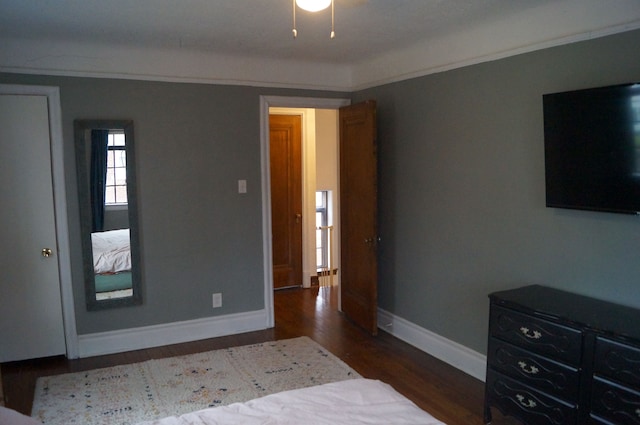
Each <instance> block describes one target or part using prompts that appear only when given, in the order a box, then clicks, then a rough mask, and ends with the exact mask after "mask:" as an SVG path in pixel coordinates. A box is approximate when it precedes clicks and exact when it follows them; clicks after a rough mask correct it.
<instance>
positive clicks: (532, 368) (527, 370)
mask: <svg viewBox="0 0 640 425" xmlns="http://www.w3.org/2000/svg"><path fill="white" fill-rule="evenodd" d="M518 366H520V369H522V371H523V372H524V373H528V374H529V375H537V374H538V372H540V369H538V368H537V367H535V366H533V365H531V366H529V365H528V364H527V363H526V362H518Z"/></svg>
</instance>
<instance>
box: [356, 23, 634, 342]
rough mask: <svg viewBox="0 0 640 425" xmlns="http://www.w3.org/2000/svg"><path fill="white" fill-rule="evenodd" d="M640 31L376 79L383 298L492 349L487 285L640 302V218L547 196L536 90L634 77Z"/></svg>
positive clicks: (427, 324) (402, 312) (414, 318)
mask: <svg viewBox="0 0 640 425" xmlns="http://www.w3.org/2000/svg"><path fill="white" fill-rule="evenodd" d="M638 46H640V32H638V31H635V32H629V33H626V34H621V35H615V36H610V37H607V38H602V39H597V40H591V41H588V42H583V43H579V44H573V45H568V46H563V47H557V48H551V49H546V50H543V51H539V52H534V53H528V54H523V55H520V56H516V57H511V58H507V59H503V60H498V61H494V62H490V63H484V64H480V65H475V66H469V67H466V68H462V69H457V70H453V71H449V72H444V73H440V74H435V75H431V76H426V77H422V78H416V79H412V80H408V81H403V82H399V83H395V84H390V85H385V86H381V87H376V88H373V89H370V90H365V91H362V92H359V93H356V94H355V97H356V99H357V100H362V99H367V98H372V99H376V100H377V102H378V129H379V132H378V136H379V158H380V159H379V164H380V165H379V167H380V170H379V178H380V189H379V190H380V233H381V236H382V244H381V251H380V259H379V271H380V282H379V304H380V307H381V308H383V309H385V310H388V311H390V312H393V313H395V314H397V315H399V316H401V317H403V318H405V319H407V320H409V321H411V322H413V323H416V324H418V325H420V326H422V327H424V328H426V329H429V330H431V331H433V332H436V333H438V334H440V335H443V336H445V337H448V338H450V339H452V340H454V341H457V342H459V343H461V344H463V345H465V346H468V347H470V348H472V349H474V350H477V351H479V352H483V353H484V352H485V351H486V330H487V320H488V299H487V294H488V293H490V292H492V291H495V290H502V289H506V288H511V287H517V286H522V285H527V284H543V285H548V286H553V287H558V288H562V289H566V290H570V291H574V292H578V293H582V294H587V295H591V296H595V297H599V298H603V299H607V300H613V301H616V302H619V303H623V304H627V305H632V306H635V307H640V218H638V217H635V216H626V215H616V214H608V213H596V212H584V211H569V210H560V209H551V208H546V207H545V193H544V146H543V143H544V139H543V115H542V94H543V93H550V92H558V91H566V90H572V89H579V88H587V87H596V86H602V85H608V84H617V83H625V82H633V81H640V55H638V54H637V51H638Z"/></svg>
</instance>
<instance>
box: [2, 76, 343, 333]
mask: <svg viewBox="0 0 640 425" xmlns="http://www.w3.org/2000/svg"><path fill="white" fill-rule="evenodd" d="M0 83H13V84H41V85H53V86H58V87H60V98H61V106H62V120H63V123H62V124H63V138H64V145H65V171H66V179H67V186H68V195H67V197H68V200H67V201H68V210H69V226H70V242H71V250H72V252H71V255H72V278H73V291H74V299H75V308H76V322H77V329H78V333H79V334H87V333H93V332H101V331H109V330H117V329H124V328H130V327H139V326H146V325H153V324H161V323H170V322H174V321H182V320H190V319H197V318H203V317H209V316H217V315H223V314H231V313H240V312H248V311H254V310H261V309H262V308H263V307H264V277H263V257H262V201H261V196H262V194H261V191H260V187H261V184H260V178H261V175H260V117H259V96H260V95H280V96H314V97H345V95H344V94H342V93H340V94H336V93H327V92H311V91H300V90H282V89H268V88H253V87H236V86H215V85H202V84H179V83H160V82H145V81H127V80H109V79H93V78H72V77H50V76H31V75H15V74H0ZM82 118H85V119H95V118H100V119H132V120H133V122H134V137H135V148H136V167H137V179H138V204H139V205H138V211H139V214H140V233H141V237H142V241H141V251H142V252H141V255H142V261H143V269H142V271H143V304H142V305H141V306H135V307H125V308H119V309H115V310H107V311H93V312H87V310H86V308H85V303H84V288H83V284H82V279H83V275H82V256H81V248H80V224H79V212H78V199H77V189H76V187H77V186H76V175H75V153H74V142H73V120H74V119H82ZM238 179H246V180H247V186H248V193H247V194H245V195H240V194H238V193H237V180H238ZM214 292H222V294H223V307H222V308H219V309H215V310H214V309H212V307H211V294H212V293H214Z"/></svg>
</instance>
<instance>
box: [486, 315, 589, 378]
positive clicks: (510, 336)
mask: <svg viewBox="0 0 640 425" xmlns="http://www.w3.org/2000/svg"><path fill="white" fill-rule="evenodd" d="M490 322H491V323H490V329H491V336H492V337H495V338H499V339H502V340H504V341H508V342H510V343H512V344H514V345H517V346H520V347H524V348H526V349H528V350H531V351H534V352H536V353H539V354H543V355H547V356H550V357H553V358H554V359H556V360H561V361H564V362H566V363H569V364H571V365H574V366H578V365H579V364H580V360H581V350H582V332H580V331H579V330H577V329H573V328H570V327H567V326H561V325H558V324H556V323H552V322H549V321H547V320H543V319H538V318H535V317H532V316H529V315H526V314H522V313H517V312H515V311H513V310H509V309H506V308H502V307H499V306H496V305H493V306H492V307H491V318H490Z"/></svg>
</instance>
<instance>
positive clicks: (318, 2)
mask: <svg viewBox="0 0 640 425" xmlns="http://www.w3.org/2000/svg"><path fill="white" fill-rule="evenodd" d="M292 1H293V30H292V32H293V38H296V37H298V30H297V29H296V6H297V7H299V8H300V9H304V10H306V11H309V12H320V11H321V10H325V9H326V8H327V7H329V5H331V34H330V37H331V38H335V36H336V32H335V30H334V21H335V19H334V17H335V1H334V0H292Z"/></svg>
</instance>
